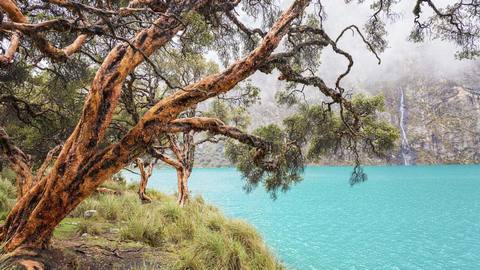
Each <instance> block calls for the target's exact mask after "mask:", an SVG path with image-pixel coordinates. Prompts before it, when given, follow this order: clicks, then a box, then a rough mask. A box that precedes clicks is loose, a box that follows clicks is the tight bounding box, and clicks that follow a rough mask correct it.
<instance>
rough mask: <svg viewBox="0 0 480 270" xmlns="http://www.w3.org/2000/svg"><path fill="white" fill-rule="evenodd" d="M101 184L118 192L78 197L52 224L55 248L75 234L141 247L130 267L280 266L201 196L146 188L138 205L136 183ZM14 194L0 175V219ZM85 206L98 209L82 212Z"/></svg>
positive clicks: (86, 240)
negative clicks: (181, 198)
mask: <svg viewBox="0 0 480 270" xmlns="http://www.w3.org/2000/svg"><path fill="white" fill-rule="evenodd" d="M104 187H106V188H109V189H112V190H115V191H116V192H117V194H120V195H113V194H102V193H95V194H94V195H93V196H91V197H90V198H88V199H86V200H85V201H84V202H82V203H81V204H80V205H79V206H78V207H77V208H76V209H75V210H74V211H73V212H72V213H71V214H70V215H69V217H68V218H66V219H65V220H64V221H62V223H61V224H60V225H59V226H58V227H57V228H56V230H55V232H54V238H53V247H55V245H56V244H57V243H60V244H62V241H63V240H72V239H76V238H78V239H79V240H80V242H82V243H83V244H84V245H87V246H103V247H104V248H107V247H108V246H110V250H113V249H115V248H118V249H121V248H119V247H122V248H125V247H137V249H143V248H145V249H143V251H142V252H143V253H144V254H143V255H142V256H143V259H144V262H143V263H142V264H140V265H138V266H137V267H135V268H134V269H136V268H138V269H283V268H284V267H283V266H282V264H281V263H280V262H279V261H278V260H277V259H276V258H275V256H274V255H273V254H272V252H271V251H270V250H269V249H268V247H267V246H266V245H265V243H264V242H263V240H262V238H261V236H260V235H259V234H258V233H257V232H256V231H255V229H254V228H253V227H252V226H251V225H249V224H247V223H246V222H244V221H241V220H234V219H230V218H227V217H225V216H224V215H223V214H222V213H221V212H220V211H219V210H218V209H217V208H215V207H213V206H210V205H208V204H206V203H205V202H204V201H203V199H202V198H201V197H195V198H193V199H192V200H191V201H190V202H189V203H188V204H187V205H186V206H185V207H183V208H182V207H179V206H178V205H177V203H176V201H175V200H176V198H175V197H174V196H169V195H165V194H163V193H160V192H158V191H155V190H148V194H149V196H150V197H151V198H152V203H149V204H142V203H141V201H140V199H139V198H138V195H137V193H136V191H137V190H138V185H137V184H126V183H125V182H123V181H107V182H106V183H105V184H104ZM15 194H16V193H15V187H14V186H13V185H12V184H11V182H10V181H9V180H6V179H5V178H0V207H1V209H0V216H1V217H2V219H3V218H5V216H6V215H7V213H8V211H9V208H10V207H11V206H12V205H13V203H14V202H15ZM88 210H95V211H96V212H95V211H90V212H93V213H94V214H92V215H91V217H86V216H88V215H85V212H87V211H88ZM76 241H77V240H76ZM79 256H82V254H80V255H79ZM159 257H160V258H159ZM119 261H121V260H119ZM78 266H79V267H80V269H84V268H82V265H78ZM118 267H122V266H118ZM125 269H127V268H125ZM129 269H130V268H129Z"/></svg>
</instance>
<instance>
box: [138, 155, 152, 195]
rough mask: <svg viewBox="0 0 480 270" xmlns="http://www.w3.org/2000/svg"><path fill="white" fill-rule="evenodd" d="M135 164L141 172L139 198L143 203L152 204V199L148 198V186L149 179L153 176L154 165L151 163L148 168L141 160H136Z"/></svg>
mask: <svg viewBox="0 0 480 270" xmlns="http://www.w3.org/2000/svg"><path fill="white" fill-rule="evenodd" d="M135 162H136V164H137V167H138V169H139V170H140V185H139V187H138V196H139V198H140V200H141V201H142V203H150V202H151V201H152V199H150V197H148V196H147V192H146V190H147V184H148V179H149V178H150V176H152V172H153V165H154V164H153V163H149V164H148V165H147V166H146V167H145V164H144V162H143V160H142V159H141V158H136V159H135Z"/></svg>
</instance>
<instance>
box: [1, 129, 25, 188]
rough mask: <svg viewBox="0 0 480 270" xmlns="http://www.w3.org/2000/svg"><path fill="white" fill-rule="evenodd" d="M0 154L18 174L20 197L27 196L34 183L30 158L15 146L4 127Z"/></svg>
mask: <svg viewBox="0 0 480 270" xmlns="http://www.w3.org/2000/svg"><path fill="white" fill-rule="evenodd" d="M0 154H2V155H4V156H5V157H6V158H7V159H8V161H9V162H10V166H11V168H12V170H13V171H14V172H15V173H16V174H17V188H18V192H19V195H20V196H21V195H23V194H25V193H26V192H27V191H28V190H29V189H30V187H31V186H32V183H33V176H32V170H31V167H30V158H29V156H28V155H26V154H25V153H24V152H23V151H22V150H20V149H19V148H18V147H17V146H15V144H14V143H13V142H12V140H11V139H10V137H9V136H8V134H7V132H6V131H5V129H3V127H0Z"/></svg>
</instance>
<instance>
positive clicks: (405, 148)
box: [399, 88, 412, 165]
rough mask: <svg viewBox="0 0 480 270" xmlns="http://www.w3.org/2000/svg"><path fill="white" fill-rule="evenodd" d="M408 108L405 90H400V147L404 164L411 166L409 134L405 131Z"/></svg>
mask: <svg viewBox="0 0 480 270" xmlns="http://www.w3.org/2000/svg"><path fill="white" fill-rule="evenodd" d="M406 108H407V106H406V105H405V93H404V92H403V88H400V108H399V111H400V131H401V133H402V134H401V137H402V145H401V147H400V150H401V153H402V157H403V164H405V165H410V161H411V160H412V157H411V149H410V145H409V144H408V138H407V132H406V131H405V125H406V119H405V110H406Z"/></svg>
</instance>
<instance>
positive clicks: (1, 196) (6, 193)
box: [0, 176, 17, 220]
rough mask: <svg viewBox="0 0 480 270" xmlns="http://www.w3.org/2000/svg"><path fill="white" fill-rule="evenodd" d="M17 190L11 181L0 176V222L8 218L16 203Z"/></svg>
mask: <svg viewBox="0 0 480 270" xmlns="http://www.w3.org/2000/svg"><path fill="white" fill-rule="evenodd" d="M16 193H17V189H16V188H15V186H14V185H13V184H12V182H11V181H10V180H8V179H7V178H5V177H2V176H0V220H4V219H5V218H6V217H7V214H8V212H9V211H10V209H12V207H13V205H14V204H15V201H16V199H17V198H16Z"/></svg>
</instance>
